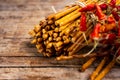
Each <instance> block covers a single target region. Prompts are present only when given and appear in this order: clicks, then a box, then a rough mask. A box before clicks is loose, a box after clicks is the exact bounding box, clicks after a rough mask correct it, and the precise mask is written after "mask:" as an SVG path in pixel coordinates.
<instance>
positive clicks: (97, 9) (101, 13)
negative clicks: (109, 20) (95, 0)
mask: <svg viewBox="0 0 120 80" xmlns="http://www.w3.org/2000/svg"><path fill="white" fill-rule="evenodd" d="M96 14H97V16H98V18H99V19H100V20H103V19H105V18H106V15H105V14H104V13H103V12H102V9H101V8H100V6H99V5H97V4H96Z"/></svg>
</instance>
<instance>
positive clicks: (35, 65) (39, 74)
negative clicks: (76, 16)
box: [0, 0, 120, 80]
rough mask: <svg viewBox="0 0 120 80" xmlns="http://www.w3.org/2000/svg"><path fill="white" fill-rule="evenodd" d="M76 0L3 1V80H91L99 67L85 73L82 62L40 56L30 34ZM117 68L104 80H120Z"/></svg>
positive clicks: (0, 58) (0, 57)
mask: <svg viewBox="0 0 120 80" xmlns="http://www.w3.org/2000/svg"><path fill="white" fill-rule="evenodd" d="M73 1H74V0H0V79H1V80H3V79H8V80H9V79H14V80H15V79H20V80H26V79H27V80H87V79H88V77H89V75H90V74H91V72H92V71H93V70H94V68H95V67H96V64H94V65H92V66H91V68H89V69H87V70H86V71H85V72H79V71H78V69H79V67H80V65H81V64H82V63H83V62H81V61H82V60H78V59H75V60H71V61H70V60H68V61H56V60H55V58H45V57H43V56H42V55H40V54H38V53H37V50H36V49H35V47H34V45H31V44H30V41H31V37H30V36H29V35H28V31H29V30H30V29H32V28H33V26H34V25H35V24H38V23H39V21H40V20H41V19H42V18H44V16H46V15H48V14H50V13H53V11H52V9H51V6H52V5H53V6H55V8H56V10H57V11H58V10H59V9H61V8H63V7H64V5H66V4H67V3H71V2H73ZM119 67H120V66H115V67H114V68H113V69H112V70H111V71H110V72H109V73H108V74H107V75H106V77H105V78H104V79H103V80H120V70H119V69H120V68H119Z"/></svg>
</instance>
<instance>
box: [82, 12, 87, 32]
mask: <svg viewBox="0 0 120 80" xmlns="http://www.w3.org/2000/svg"><path fill="white" fill-rule="evenodd" d="M80 21H81V22H80V31H86V30H87V27H86V15H85V13H82V14H81V18H80Z"/></svg>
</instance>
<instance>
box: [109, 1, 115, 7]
mask: <svg viewBox="0 0 120 80" xmlns="http://www.w3.org/2000/svg"><path fill="white" fill-rule="evenodd" d="M109 4H110V6H111V7H113V8H114V7H115V5H116V0H111V1H110V3H109Z"/></svg>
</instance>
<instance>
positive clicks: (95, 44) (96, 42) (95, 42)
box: [84, 40, 99, 57]
mask: <svg viewBox="0 0 120 80" xmlns="http://www.w3.org/2000/svg"><path fill="white" fill-rule="evenodd" d="M98 44H99V42H98V41H97V40H94V46H93V48H92V49H91V50H90V51H89V52H88V53H86V54H84V57H86V56H88V55H89V54H91V53H92V52H93V51H94V50H95V49H96V47H97V46H98Z"/></svg>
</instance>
